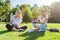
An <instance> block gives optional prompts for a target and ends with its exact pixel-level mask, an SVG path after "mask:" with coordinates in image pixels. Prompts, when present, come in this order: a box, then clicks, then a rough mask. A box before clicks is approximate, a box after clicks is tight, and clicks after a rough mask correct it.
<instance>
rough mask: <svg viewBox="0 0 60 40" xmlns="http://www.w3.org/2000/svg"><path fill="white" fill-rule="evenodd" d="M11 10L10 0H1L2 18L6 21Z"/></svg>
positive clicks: (0, 17) (0, 15)
mask: <svg viewBox="0 0 60 40" xmlns="http://www.w3.org/2000/svg"><path fill="white" fill-rule="evenodd" d="M9 10H10V0H5V1H2V0H0V19H1V21H4V20H5V19H7V16H8V14H9Z"/></svg>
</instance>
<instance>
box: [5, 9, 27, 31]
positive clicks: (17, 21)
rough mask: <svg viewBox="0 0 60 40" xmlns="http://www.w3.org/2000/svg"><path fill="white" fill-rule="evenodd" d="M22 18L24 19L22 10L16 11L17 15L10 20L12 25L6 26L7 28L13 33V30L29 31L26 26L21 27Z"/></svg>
mask: <svg viewBox="0 0 60 40" xmlns="http://www.w3.org/2000/svg"><path fill="white" fill-rule="evenodd" d="M22 18H23V17H22V12H21V10H16V12H15V15H13V16H12V17H11V18H10V23H9V24H7V25H6V28H7V29H8V30H9V31H12V30H18V31H22V30H25V29H27V27H26V26H21V22H22Z"/></svg>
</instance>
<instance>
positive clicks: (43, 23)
mask: <svg viewBox="0 0 60 40" xmlns="http://www.w3.org/2000/svg"><path fill="white" fill-rule="evenodd" d="M48 18H49V17H48V15H47V14H46V12H45V11H44V10H42V11H41V13H40V15H39V17H38V18H37V19H34V20H35V21H34V20H32V23H33V26H34V28H33V29H31V30H29V31H28V32H33V31H35V30H38V31H46V30H47V21H48ZM37 22H39V24H37Z"/></svg>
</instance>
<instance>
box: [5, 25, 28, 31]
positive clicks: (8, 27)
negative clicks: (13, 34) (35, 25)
mask: <svg viewBox="0 0 60 40" xmlns="http://www.w3.org/2000/svg"><path fill="white" fill-rule="evenodd" d="M6 28H7V30H9V31H12V29H13V28H16V29H24V30H25V29H27V26H22V27H19V28H18V26H17V25H14V24H12V25H10V24H7V25H6Z"/></svg>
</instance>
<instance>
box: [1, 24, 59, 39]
mask: <svg viewBox="0 0 60 40" xmlns="http://www.w3.org/2000/svg"><path fill="white" fill-rule="evenodd" d="M5 25H6V24H5V23H0V40H60V33H57V32H49V31H46V32H33V33H27V31H24V32H9V31H7V29H6V28H5ZM23 25H27V26H28V27H29V28H32V27H33V26H32V24H31V23H27V24H25V23H23ZM48 28H57V29H59V30H60V24H58V23H49V24H48Z"/></svg>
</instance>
